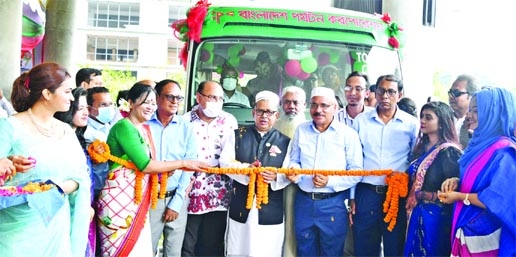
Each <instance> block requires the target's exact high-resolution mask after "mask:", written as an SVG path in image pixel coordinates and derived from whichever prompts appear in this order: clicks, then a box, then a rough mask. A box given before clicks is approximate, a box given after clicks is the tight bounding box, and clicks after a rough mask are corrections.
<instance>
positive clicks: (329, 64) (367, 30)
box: [173, 1, 402, 124]
mask: <svg viewBox="0 0 516 257" xmlns="http://www.w3.org/2000/svg"><path fill="white" fill-rule="evenodd" d="M199 2H204V1H199ZM250 4H253V2H250V3H249V2H246V6H237V5H235V4H233V5H215V4H213V5H204V6H200V7H199V3H198V4H197V5H196V6H194V7H192V8H191V9H190V10H189V13H187V16H188V18H187V20H185V21H183V23H182V25H185V24H187V21H188V20H189V19H190V23H189V24H192V20H193V19H194V18H192V16H195V17H196V18H197V19H198V17H202V14H200V15H199V10H201V11H200V13H202V12H204V13H205V14H206V16H205V17H204V19H203V20H202V21H203V22H202V24H201V22H198V25H197V26H198V28H199V29H198V30H195V29H192V27H194V25H188V26H187V27H189V28H188V31H189V32H191V34H193V36H192V35H190V36H185V35H186V34H187V33H185V31H186V29H184V28H185V27H183V30H182V33H178V34H179V35H177V36H178V38H181V39H182V40H184V41H185V47H186V49H185V51H184V56H183V58H184V59H185V61H186V65H185V68H186V71H187V85H186V89H185V90H186V92H185V93H186V98H185V100H186V101H185V104H184V109H185V110H190V109H191V107H192V106H193V105H195V103H196V102H195V92H196V89H197V86H198V84H199V83H200V82H201V81H204V80H215V81H219V80H220V77H221V73H222V72H226V71H227V70H236V71H237V74H238V76H237V79H238V83H237V86H236V91H237V93H236V94H238V95H240V96H241V95H242V94H243V95H245V96H246V97H247V100H249V104H246V103H242V101H236V102H235V101H231V98H230V100H228V101H226V102H225V103H224V110H225V111H227V112H230V113H232V114H233V115H234V116H235V117H236V118H237V120H238V122H239V124H249V123H253V122H254V121H253V118H252V115H251V108H252V106H253V102H254V95H255V94H256V93H257V91H260V90H264V89H267V90H271V91H273V92H276V93H278V95H279V96H280V97H281V92H282V89H283V88H284V87H286V86H299V87H302V88H303V89H304V90H305V92H306V94H307V96H308V97H309V95H310V93H311V90H312V88H313V87H316V86H326V87H332V88H334V90H335V92H336V96H338V97H339V98H340V99H339V100H340V101H341V102H345V99H344V97H343V94H342V92H343V91H342V90H343V87H344V83H345V78H346V77H347V75H348V74H349V73H351V72H352V71H360V72H364V73H366V74H367V75H368V76H369V78H370V80H371V81H370V82H371V83H372V84H374V83H375V81H376V78H377V77H378V76H380V75H385V74H395V75H397V76H399V77H401V75H402V74H401V65H400V54H399V51H398V50H399V48H398V46H399V45H398V42H399V41H397V39H398V31H399V30H401V29H400V28H398V27H397V24H396V23H394V22H391V21H390V18H389V16H388V15H383V16H381V15H372V14H366V13H361V12H356V11H351V10H343V9H337V8H332V7H327V8H310V10H306V9H298V10H296V9H292V8H287V7H281V8H279V7H278V8H276V7H259V6H252V5H250ZM292 7H295V6H292ZM194 8H197V9H194ZM180 25H181V24H180ZM201 25H202V27H201ZM185 26H186V25H185ZM173 27H174V25H173ZM175 27H176V28H177V29H176V30H178V31H180V32H181V26H175ZM196 33H197V34H196ZM393 38H394V39H393ZM392 40H394V41H395V42H393V41H392ZM332 76H333V78H332ZM332 79H333V80H332ZM332 83H333V84H337V85H333V84H332ZM339 90H340V91H342V92H339ZM244 102H245V101H244ZM342 104H344V103H342Z"/></svg>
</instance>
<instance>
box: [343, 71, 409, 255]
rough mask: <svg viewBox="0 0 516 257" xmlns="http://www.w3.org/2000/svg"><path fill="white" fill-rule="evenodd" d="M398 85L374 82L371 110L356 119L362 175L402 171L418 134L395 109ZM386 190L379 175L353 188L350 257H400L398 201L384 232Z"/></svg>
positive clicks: (403, 219) (402, 225)
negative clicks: (392, 224) (394, 217)
mask: <svg viewBox="0 0 516 257" xmlns="http://www.w3.org/2000/svg"><path fill="white" fill-rule="evenodd" d="M402 92H403V82H402V81H401V80H400V79H399V78H397V77H396V76H395V75H384V76H380V77H379V78H378V80H377V83H376V100H377V107H376V109H375V110H371V111H368V112H364V113H361V114H359V115H358V116H357V117H356V118H355V120H354V122H353V127H354V128H355V130H356V131H357V132H358V135H359V137H360V141H361V142H362V147H363V153H364V155H363V156H364V170H387V169H390V170H393V171H395V172H405V171H406V170H407V168H408V167H409V163H410V160H411V159H410V158H411V157H410V154H411V152H412V149H413V148H414V145H415V144H416V139H417V136H418V132H419V121H418V120H417V118H415V117H413V116H411V115H410V114H408V113H406V112H404V111H401V110H400V109H399V108H398V105H397V103H398V101H399V100H400V99H401V97H402V96H403V93H402ZM386 192H387V186H386V185H385V176H365V177H362V180H361V181H360V183H358V184H357V186H356V194H355V199H354V200H352V201H351V212H352V213H353V214H354V215H353V236H354V256H379V254H380V247H381V243H382V242H383V251H384V256H402V255H403V247H404V244H405V229H406V226H407V215H406V211H405V203H404V202H405V201H404V199H403V198H401V199H400V201H399V204H398V210H399V211H398V214H397V215H398V216H397V222H396V226H395V227H394V229H393V231H392V232H391V231H389V230H387V223H385V222H384V221H383V220H384V217H385V214H384V213H383V202H384V201H385V198H386Z"/></svg>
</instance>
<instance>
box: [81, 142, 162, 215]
mask: <svg viewBox="0 0 516 257" xmlns="http://www.w3.org/2000/svg"><path fill="white" fill-rule="evenodd" d="M87 150H88V153H89V154H90V157H91V160H92V161H94V162H96V163H103V162H107V161H108V160H109V161H112V162H114V163H118V164H120V165H122V166H124V167H125V168H128V169H131V170H134V173H135V175H136V179H135V185H134V202H135V203H136V204H140V203H141V202H142V191H143V179H144V178H145V174H144V173H143V172H141V171H140V170H139V169H138V167H136V165H135V164H134V163H133V162H131V161H128V160H124V159H122V158H120V157H116V156H114V155H111V152H110V150H109V146H108V144H106V142H102V141H100V140H98V139H97V140H95V141H93V143H91V144H90V145H89V146H88V149H87ZM114 176H115V174H114V173H113V172H110V173H109V174H108V179H113V178H114ZM167 179H168V173H163V174H162V177H161V181H160V179H159V176H158V174H152V175H151V176H150V183H151V203H152V206H151V207H152V208H153V209H155V208H156V203H157V202H158V197H159V198H160V199H164V198H165V193H166V190H162V192H160V193H159V195H158V183H159V185H160V187H161V188H167Z"/></svg>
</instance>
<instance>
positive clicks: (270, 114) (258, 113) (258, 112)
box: [254, 109, 278, 117]
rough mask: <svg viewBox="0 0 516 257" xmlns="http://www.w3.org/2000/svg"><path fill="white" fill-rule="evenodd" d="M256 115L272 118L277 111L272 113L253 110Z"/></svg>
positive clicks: (270, 111)
mask: <svg viewBox="0 0 516 257" xmlns="http://www.w3.org/2000/svg"><path fill="white" fill-rule="evenodd" d="M254 111H255V113H256V115H258V116H263V114H267V117H270V116H272V115H273V114H275V113H277V112H278V111H272V110H262V109H254Z"/></svg>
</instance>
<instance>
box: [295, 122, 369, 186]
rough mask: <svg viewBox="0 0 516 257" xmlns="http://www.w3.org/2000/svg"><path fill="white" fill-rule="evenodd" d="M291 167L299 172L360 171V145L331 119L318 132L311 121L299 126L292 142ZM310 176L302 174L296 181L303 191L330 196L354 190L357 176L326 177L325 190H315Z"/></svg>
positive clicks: (356, 138)
mask: <svg viewBox="0 0 516 257" xmlns="http://www.w3.org/2000/svg"><path fill="white" fill-rule="evenodd" d="M291 144H292V149H291V153H290V167H292V168H301V169H327V170H361V169H362V163H363V159H362V158H363V157H362V146H361V144H360V140H359V138H358V135H357V133H356V131H355V130H353V129H352V128H350V127H348V126H346V125H345V124H343V123H340V122H339V121H338V120H336V119H333V121H332V122H331V124H330V126H329V127H328V129H327V130H326V131H324V132H319V131H318V130H317V129H316V128H315V125H314V123H313V121H307V122H304V123H301V124H300V125H299V126H298V127H297V129H296V133H295V134H294V138H293V139H292V142H291ZM312 178H313V176H312V175H301V176H300V179H299V180H298V181H296V184H298V186H299V188H301V190H303V191H305V192H319V193H332V192H339V191H344V190H346V189H349V188H351V189H352V190H351V195H352V196H353V195H354V192H353V191H354V190H353V189H354V187H355V185H356V184H357V183H358V182H360V179H361V177H358V176H329V179H328V184H327V185H326V187H324V188H315V187H314V184H313V182H312Z"/></svg>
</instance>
